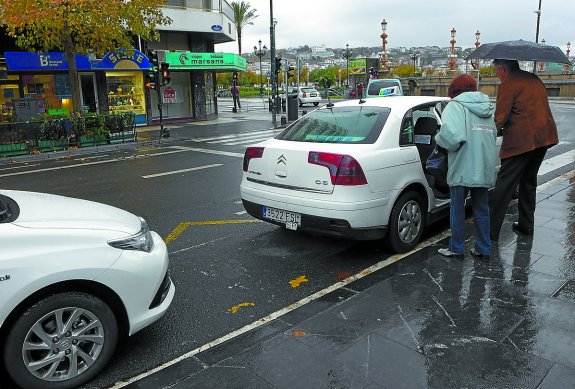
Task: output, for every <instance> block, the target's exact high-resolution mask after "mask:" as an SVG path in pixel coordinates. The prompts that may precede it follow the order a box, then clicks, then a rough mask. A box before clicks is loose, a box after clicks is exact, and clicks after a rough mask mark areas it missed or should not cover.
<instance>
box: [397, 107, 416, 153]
mask: <svg viewBox="0 0 575 389" xmlns="http://www.w3.org/2000/svg"><path fill="white" fill-rule="evenodd" d="M399 144H400V145H412V144H413V111H412V110H409V111H407V113H406V114H405V115H404V116H403V120H402V121H401V128H400V130H399Z"/></svg>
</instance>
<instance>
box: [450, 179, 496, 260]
mask: <svg viewBox="0 0 575 389" xmlns="http://www.w3.org/2000/svg"><path fill="white" fill-rule="evenodd" d="M449 189H450V191H451V208H450V224H451V239H450V240H449V250H450V251H451V252H453V253H456V254H463V250H464V247H463V246H464V244H465V197H467V193H468V192H471V208H472V210H473V218H474V222H475V223H474V224H475V249H476V250H477V251H479V252H480V253H481V254H483V255H489V251H490V250H491V238H490V237H489V200H488V196H487V193H488V189H487V188H468V187H465V186H452V187H450V188H449Z"/></svg>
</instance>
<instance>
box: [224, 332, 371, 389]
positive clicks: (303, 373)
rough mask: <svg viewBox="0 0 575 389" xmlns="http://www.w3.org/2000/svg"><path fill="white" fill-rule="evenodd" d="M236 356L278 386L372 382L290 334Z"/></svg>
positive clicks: (342, 385) (351, 385)
mask: <svg viewBox="0 0 575 389" xmlns="http://www.w3.org/2000/svg"><path fill="white" fill-rule="evenodd" d="M233 360H234V361H235V362H236V363H238V364H240V365H242V366H245V367H246V368H248V369H250V370H251V371H253V372H254V373H256V374H257V375H258V376H261V377H263V378H264V379H265V380H266V381H267V382H269V383H271V384H272V385H274V386H275V387H277V388H314V389H315V388H318V389H319V388H326V389H327V388H363V387H365V386H367V385H368V384H369V383H371V382H372V381H371V380H368V379H367V378H365V377H364V376H362V375H360V374H358V373H357V372H356V371H353V370H349V369H348V368H346V367H345V366H342V364H341V363H340V362H337V361H336V360H334V359H332V358H330V356H329V355H328V353H325V352H318V351H315V350H313V349H311V348H310V347H308V346H306V345H304V344H303V343H301V342H298V341H297V340H295V339H294V338H293V337H291V336H287V335H284V336H277V337H275V338H272V339H270V340H267V341H265V342H262V343H260V344H259V345H258V346H257V347H253V348H252V349H250V350H247V351H246V352H245V353H243V354H240V355H238V356H236V357H234V358H233Z"/></svg>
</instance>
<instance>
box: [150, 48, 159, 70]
mask: <svg viewBox="0 0 575 389" xmlns="http://www.w3.org/2000/svg"><path fill="white" fill-rule="evenodd" d="M148 59H149V60H150V63H151V64H152V67H154V69H158V68H159V66H158V65H159V62H158V52H157V51H156V50H150V51H148Z"/></svg>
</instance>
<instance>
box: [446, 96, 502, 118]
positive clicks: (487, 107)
mask: <svg viewBox="0 0 575 389" xmlns="http://www.w3.org/2000/svg"><path fill="white" fill-rule="evenodd" d="M453 100H454V101H457V102H458V103H460V104H462V105H464V106H465V108H467V109H468V110H470V111H471V112H472V113H473V114H475V115H477V116H479V117H482V118H488V117H490V116H493V112H494V111H495V106H494V104H493V103H491V102H490V101H489V96H487V95H486V94H484V93H481V92H463V93H461V94H460V95H458V96H455V97H454V98H453Z"/></svg>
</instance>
